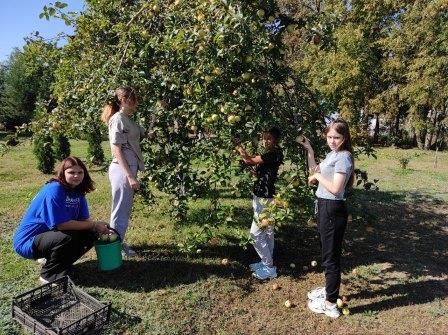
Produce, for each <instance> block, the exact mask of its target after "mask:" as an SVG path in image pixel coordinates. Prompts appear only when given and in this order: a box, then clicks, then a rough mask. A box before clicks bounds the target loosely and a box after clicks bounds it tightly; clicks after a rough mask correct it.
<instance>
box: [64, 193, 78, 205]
mask: <svg viewBox="0 0 448 335" xmlns="http://www.w3.org/2000/svg"><path fill="white" fill-rule="evenodd" d="M79 202H80V199H79V198H70V197H69V196H68V195H67V197H66V198H65V207H67V208H78V207H79Z"/></svg>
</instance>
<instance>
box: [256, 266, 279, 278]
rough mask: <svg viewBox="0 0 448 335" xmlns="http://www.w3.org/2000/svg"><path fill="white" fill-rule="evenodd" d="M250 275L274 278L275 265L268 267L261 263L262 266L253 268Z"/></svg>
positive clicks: (275, 276)
mask: <svg viewBox="0 0 448 335" xmlns="http://www.w3.org/2000/svg"><path fill="white" fill-rule="evenodd" d="M252 276H254V277H255V278H257V279H259V280H265V279H274V278H277V268H276V267H275V266H273V267H271V268H270V267H268V266H265V265H263V266H262V267H260V268H258V269H257V270H255V272H254V273H252Z"/></svg>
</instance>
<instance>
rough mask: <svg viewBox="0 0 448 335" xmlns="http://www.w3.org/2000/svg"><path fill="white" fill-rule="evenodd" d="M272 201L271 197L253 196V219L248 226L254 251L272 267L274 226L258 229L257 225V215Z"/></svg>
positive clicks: (265, 263)
mask: <svg viewBox="0 0 448 335" xmlns="http://www.w3.org/2000/svg"><path fill="white" fill-rule="evenodd" d="M271 201H272V198H259V197H257V196H255V195H254V196H253V199H252V207H253V208H254V219H253V220H252V226H251V227H250V237H251V238H252V239H253V240H254V248H255V251H256V252H257V253H258V256H260V258H261V261H262V262H263V264H264V265H266V266H269V267H272V266H273V265H274V262H273V259H272V256H273V254H274V228H273V227H272V226H268V227H266V228H265V229H260V228H258V226H257V222H258V217H259V216H260V214H261V213H262V212H263V209H264V208H265V207H266V206H267V205H268V204H269V203H270V202H271Z"/></svg>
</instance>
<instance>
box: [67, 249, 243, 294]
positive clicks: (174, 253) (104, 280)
mask: <svg viewBox="0 0 448 335" xmlns="http://www.w3.org/2000/svg"><path fill="white" fill-rule="evenodd" d="M135 251H136V252H137V253H138V255H139V257H138V258H136V259H132V258H131V259H125V260H123V265H122V266H121V267H120V268H119V269H117V270H113V271H104V272H103V271H99V270H98V269H97V262H96V260H88V261H86V262H83V263H79V264H77V265H76V266H75V267H76V271H75V272H74V275H73V279H74V280H75V281H76V283H79V284H80V285H83V286H92V287H108V288H119V289H120V290H125V291H129V292H142V291H145V292H148V291H152V290H157V289H161V288H167V287H174V286H178V285H185V284H191V283H195V282H197V281H199V280H204V279H206V278H209V277H211V276H217V277H221V278H232V279H241V278H247V277H250V272H249V270H248V268H247V266H245V264H248V262H249V260H250V257H251V255H250V253H246V252H242V251H243V250H242V248H241V247H238V246H210V247H207V248H205V249H204V250H203V251H202V252H201V254H200V255H196V256H189V255H186V254H182V253H179V251H178V250H177V248H176V247H175V246H173V245H157V246H143V247H140V248H135ZM223 258H228V259H229V260H230V263H229V265H227V266H226V265H223V264H222V263H221V261H222V259H223ZM92 274H94V275H92Z"/></svg>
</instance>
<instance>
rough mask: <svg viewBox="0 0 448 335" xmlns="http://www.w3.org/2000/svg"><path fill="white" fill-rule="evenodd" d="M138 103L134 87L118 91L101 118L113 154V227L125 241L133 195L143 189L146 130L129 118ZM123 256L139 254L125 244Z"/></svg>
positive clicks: (111, 222)
mask: <svg viewBox="0 0 448 335" xmlns="http://www.w3.org/2000/svg"><path fill="white" fill-rule="evenodd" d="M137 103H138V99H137V94H136V92H135V90H134V89H133V88H132V87H120V88H118V89H117V90H116V91H115V96H114V98H113V99H112V100H111V101H109V102H108V103H107V104H106V105H105V106H104V109H103V113H102V115H101V119H102V120H103V122H104V123H106V124H107V125H108V129H109V144H110V148H111V151H112V163H111V164H110V166H109V181H110V185H111V188H112V206H111V214H110V226H111V227H112V228H114V229H116V230H117V231H118V233H119V234H120V237H121V240H122V241H124V240H125V236H126V231H127V229H128V226H129V217H130V215H131V210H132V205H133V201H134V191H136V190H138V188H139V186H140V183H139V181H138V180H137V172H138V171H139V170H140V171H142V170H143V169H144V168H145V166H144V164H143V156H142V152H141V149H140V139H141V137H142V136H143V135H144V129H143V128H142V127H139V126H138V125H137V124H136V123H135V122H134V121H133V120H132V119H131V118H130V116H131V115H132V114H133V113H134V111H135V108H136V106H137ZM122 255H123V256H127V257H133V256H135V255H136V253H135V251H134V250H132V249H131V248H130V247H129V245H128V244H127V243H122Z"/></svg>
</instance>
